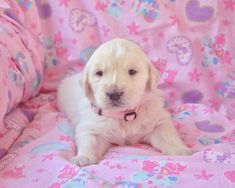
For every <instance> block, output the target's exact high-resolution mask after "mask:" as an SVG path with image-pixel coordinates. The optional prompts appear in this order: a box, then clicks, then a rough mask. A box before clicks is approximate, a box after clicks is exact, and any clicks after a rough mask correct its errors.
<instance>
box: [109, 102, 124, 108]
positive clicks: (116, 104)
mask: <svg viewBox="0 0 235 188" xmlns="http://www.w3.org/2000/svg"><path fill="white" fill-rule="evenodd" d="M110 106H111V107H113V108H120V107H122V106H123V103H122V102H121V101H111V102H110Z"/></svg>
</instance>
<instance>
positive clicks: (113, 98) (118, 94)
mask: <svg viewBox="0 0 235 188" xmlns="http://www.w3.org/2000/svg"><path fill="white" fill-rule="evenodd" d="M106 95H107V97H109V99H110V100H111V101H119V100H120V98H121V96H122V95H123V92H120V91H114V92H107V93H106Z"/></svg>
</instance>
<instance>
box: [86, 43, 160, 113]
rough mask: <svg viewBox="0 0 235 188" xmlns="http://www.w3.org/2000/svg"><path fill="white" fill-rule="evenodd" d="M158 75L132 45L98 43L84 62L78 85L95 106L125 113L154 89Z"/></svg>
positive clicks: (136, 47)
mask: <svg viewBox="0 0 235 188" xmlns="http://www.w3.org/2000/svg"><path fill="white" fill-rule="evenodd" d="M157 77H158V73H157V72H156V70H155V69H154V68H153V66H152V65H151V64H150V63H149V59H148V58H147V57H146V55H145V54H144V52H143V51H142V50H141V49H140V48H139V47H138V46H137V45H136V44H135V43H133V42H130V41H128V40H125V39H114V40H111V41H108V42H106V43H104V44H102V45H101V46H100V47H99V48H98V49H97V50H96V51H95V52H94V53H93V55H92V56H91V58H90V60H89V62H88V63H87V65H86V67H85V70H84V75H83V80H82V85H83V88H84V91H85V94H86V96H87V97H88V99H89V100H90V101H91V102H93V103H95V104H96V105H97V106H98V107H100V108H103V109H110V110H118V109H122V110H126V109H132V108H135V107H136V106H137V105H139V104H141V101H143V99H144V97H145V96H146V93H149V92H152V91H153V90H154V89H156V80H157Z"/></svg>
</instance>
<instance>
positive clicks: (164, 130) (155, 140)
mask: <svg viewBox="0 0 235 188" xmlns="http://www.w3.org/2000/svg"><path fill="white" fill-rule="evenodd" d="M160 123H161V124H160V125H159V126H158V127H156V128H155V129H154V131H153V132H152V133H151V134H150V135H149V137H148V141H149V142H150V143H151V145H152V146H153V147H155V148H157V149H160V150H161V151H162V152H163V153H164V154H168V155H190V154H192V150H191V149H189V148H188V147H187V146H186V145H185V144H184V143H183V141H182V140H181V139H180V137H179V135H178V133H177V131H176V129H175V127H174V125H173V123H172V121H171V120H170V118H165V119H163V120H162V121H161V122H160Z"/></svg>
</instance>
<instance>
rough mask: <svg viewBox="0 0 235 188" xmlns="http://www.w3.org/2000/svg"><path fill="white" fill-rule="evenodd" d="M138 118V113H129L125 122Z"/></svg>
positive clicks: (125, 117)
mask: <svg viewBox="0 0 235 188" xmlns="http://www.w3.org/2000/svg"><path fill="white" fill-rule="evenodd" d="M136 117H137V114H136V112H129V113H126V114H125V116H124V120H125V121H132V120H134V119H136Z"/></svg>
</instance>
